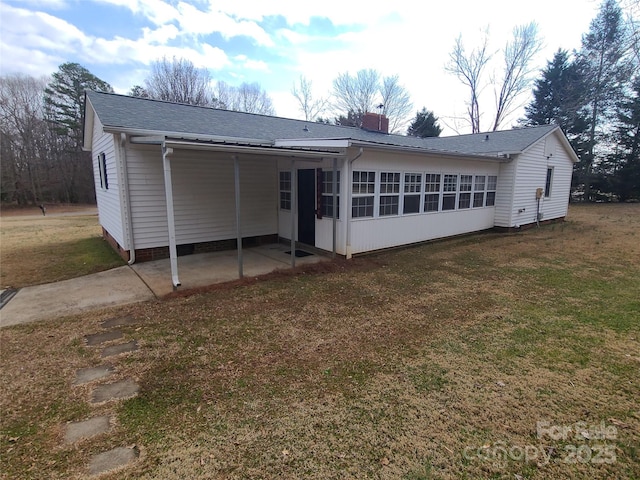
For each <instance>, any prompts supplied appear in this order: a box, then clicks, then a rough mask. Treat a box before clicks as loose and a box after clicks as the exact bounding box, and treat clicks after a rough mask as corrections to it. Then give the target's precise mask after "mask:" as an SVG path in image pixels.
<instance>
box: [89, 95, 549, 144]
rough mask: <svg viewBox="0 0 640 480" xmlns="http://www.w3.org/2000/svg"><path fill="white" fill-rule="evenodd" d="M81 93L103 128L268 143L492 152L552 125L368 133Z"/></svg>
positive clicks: (532, 139) (544, 132)
mask: <svg viewBox="0 0 640 480" xmlns="http://www.w3.org/2000/svg"><path fill="white" fill-rule="evenodd" d="M87 98H88V100H89V101H90V103H91V105H92V106H93V108H94V110H95V112H96V114H97V115H98V118H99V119H100V121H101V122H102V124H103V126H104V127H105V128H108V129H113V130H118V129H126V130H140V131H147V132H157V133H158V134H166V133H171V134H180V135H184V136H185V137H189V138H197V137H198V135H202V136H203V137H204V136H209V137H228V138H230V139H231V138H238V139H245V140H246V139H251V140H260V141H264V142H268V143H271V142H274V141H275V140H287V139H350V140H352V141H353V142H354V143H359V142H362V143H375V144H381V145H389V146H396V147H406V148H412V149H415V148H419V149H424V150H432V151H444V152H451V153H463V154H476V155H491V156H493V155H497V154H499V153H516V152H522V151H524V150H526V149H527V147H529V146H530V145H532V144H533V143H535V142H536V141H537V140H539V139H540V138H542V137H544V136H545V135H547V134H548V133H549V132H551V131H553V130H554V129H556V128H557V127H556V126H554V125H545V126H540V127H528V128H519V129H513V130H503V131H499V132H491V133H480V134H471V135H459V136H452V137H438V138H424V139H422V138H416V137H408V136H403V135H389V134H385V133H380V132H371V131H367V130H362V129H360V128H356V127H343V126H337V125H326V124H323V123H315V122H306V121H304V120H294V119H289V118H281V117H270V116H265V115H256V114H251V113H244V112H234V111H229V110H220V109H215V108H208V107H197V106H193V105H183V104H178V103H169V102H162V101H158V100H149V99H143V98H136V97H129V96H124V95H116V94H111V93H98V92H92V91H88V92H87Z"/></svg>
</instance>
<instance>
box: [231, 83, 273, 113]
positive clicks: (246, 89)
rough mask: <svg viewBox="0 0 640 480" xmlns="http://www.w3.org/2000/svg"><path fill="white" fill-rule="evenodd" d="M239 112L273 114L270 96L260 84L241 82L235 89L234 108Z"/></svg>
mask: <svg viewBox="0 0 640 480" xmlns="http://www.w3.org/2000/svg"><path fill="white" fill-rule="evenodd" d="M234 110H238V111H240V112H248V113H259V114H261V115H275V114H276V111H275V109H274V108H273V102H272V101H271V97H269V95H268V94H267V92H266V91H264V90H263V89H262V87H261V86H260V84H258V83H256V82H254V83H246V82H245V83H242V84H240V86H239V87H237V89H236V108H234Z"/></svg>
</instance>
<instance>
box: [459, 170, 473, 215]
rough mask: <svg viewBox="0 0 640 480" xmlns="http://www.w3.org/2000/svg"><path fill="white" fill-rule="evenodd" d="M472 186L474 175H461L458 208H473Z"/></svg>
mask: <svg viewBox="0 0 640 480" xmlns="http://www.w3.org/2000/svg"><path fill="white" fill-rule="evenodd" d="M472 186H473V175H460V197H459V198H458V208H471V187H472Z"/></svg>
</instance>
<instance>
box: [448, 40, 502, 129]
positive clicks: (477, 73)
mask: <svg viewBox="0 0 640 480" xmlns="http://www.w3.org/2000/svg"><path fill="white" fill-rule="evenodd" d="M488 46H489V34H488V31H485V33H484V37H483V40H482V43H481V45H480V46H479V47H478V48H475V49H474V50H473V51H472V52H471V53H470V54H467V53H466V51H465V48H464V44H463V43H462V35H460V36H458V38H457V39H456V43H455V45H454V47H453V50H452V51H451V53H450V54H449V63H448V64H447V65H446V66H445V69H446V70H447V71H448V72H449V73H451V74H453V75H455V76H456V77H457V78H458V80H460V81H461V82H462V84H463V85H465V86H466V87H468V88H469V100H468V101H467V115H468V117H469V123H470V124H471V133H478V132H480V116H481V113H480V101H479V98H480V92H481V91H482V88H483V84H482V73H483V71H484V70H485V68H486V66H487V64H488V63H489V60H491V54H490V53H489V52H488V51H487V49H488Z"/></svg>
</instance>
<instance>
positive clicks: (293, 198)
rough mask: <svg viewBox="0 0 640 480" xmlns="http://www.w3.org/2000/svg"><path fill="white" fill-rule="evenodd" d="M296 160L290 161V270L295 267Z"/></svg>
mask: <svg viewBox="0 0 640 480" xmlns="http://www.w3.org/2000/svg"><path fill="white" fill-rule="evenodd" d="M295 166H296V160H295V158H292V159H291V268H294V267H295V266H296V217H295V212H296V210H297V208H296V206H297V204H298V202H297V200H296V198H297V196H298V195H297V192H296V189H297V186H298V182H296V175H295V173H296V168H295Z"/></svg>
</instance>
